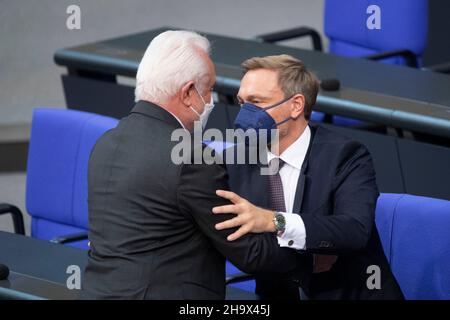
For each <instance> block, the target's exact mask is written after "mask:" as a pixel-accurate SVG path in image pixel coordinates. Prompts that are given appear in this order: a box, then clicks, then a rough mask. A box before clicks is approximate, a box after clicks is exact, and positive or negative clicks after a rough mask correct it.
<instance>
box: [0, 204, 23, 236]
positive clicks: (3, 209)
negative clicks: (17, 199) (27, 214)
mask: <svg viewBox="0 0 450 320" xmlns="http://www.w3.org/2000/svg"><path fill="white" fill-rule="evenodd" d="M3 214H11V216H12V219H13V224H14V232H15V233H17V234H22V235H25V226H24V223H23V214H22V211H20V209H19V208H17V207H16V206H13V205H12V204H8V203H0V215H3Z"/></svg>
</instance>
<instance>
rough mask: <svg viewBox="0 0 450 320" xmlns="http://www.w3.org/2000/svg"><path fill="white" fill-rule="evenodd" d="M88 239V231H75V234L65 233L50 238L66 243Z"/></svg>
mask: <svg viewBox="0 0 450 320" xmlns="http://www.w3.org/2000/svg"><path fill="white" fill-rule="evenodd" d="M87 239H88V233H87V232H79V233H73V234H68V235H64V236H58V237H56V238H53V239H52V240H50V242H53V243H59V244H65V243H70V242H75V241H80V240H87Z"/></svg>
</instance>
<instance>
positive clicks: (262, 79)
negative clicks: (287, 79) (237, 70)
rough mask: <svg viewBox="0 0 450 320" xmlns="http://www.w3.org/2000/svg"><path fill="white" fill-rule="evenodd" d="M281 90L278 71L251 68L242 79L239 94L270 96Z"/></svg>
mask: <svg viewBox="0 0 450 320" xmlns="http://www.w3.org/2000/svg"><path fill="white" fill-rule="evenodd" d="M266 71H268V72H266ZM280 90H281V89H280V87H279V84H278V75H277V73H276V72H274V71H272V70H263V69H261V70H260V69H258V70H250V71H248V72H247V73H246V74H245V75H244V77H243V78H242V80H241V86H240V88H239V95H254V96H257V95H260V96H268V95H272V94H275V93H277V92H278V91H280Z"/></svg>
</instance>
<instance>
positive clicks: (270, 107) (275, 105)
mask: <svg viewBox="0 0 450 320" xmlns="http://www.w3.org/2000/svg"><path fill="white" fill-rule="evenodd" d="M292 97H293V95H292V96H290V97H288V98H286V99H283V100H281V101H280V102H278V103H276V104H274V105H272V106H269V107H265V108H264V109H263V110H264V111H266V110H269V109H272V108H275V107H278V106H279V105H281V104H283V103H285V102H286V101H288V100H289V99H292ZM289 120H292V118H291V117H289V118H287V119H284V120H283V121H281V122H278V123H275V124H274V125H273V126H272V128H276V127H278V126H279V125H280V124H283V123H285V122H288V121H289Z"/></svg>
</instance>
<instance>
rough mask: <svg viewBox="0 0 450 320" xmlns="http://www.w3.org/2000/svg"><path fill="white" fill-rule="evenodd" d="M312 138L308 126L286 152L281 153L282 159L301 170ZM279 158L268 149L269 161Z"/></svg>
mask: <svg viewBox="0 0 450 320" xmlns="http://www.w3.org/2000/svg"><path fill="white" fill-rule="evenodd" d="M310 140H311V130H310V129H309V126H306V128H305V130H304V131H303V133H302V134H301V135H300V137H298V138H297V140H295V141H294V143H292V144H291V145H290V146H289V147H288V148H287V149H286V150H284V152H283V153H282V154H281V155H280V158H281V160H283V161H284V162H285V163H287V164H288V165H290V166H291V167H294V168H296V169H298V170H301V167H302V163H303V161H304V159H305V156H306V152H307V151H308V146H309V142H310ZM274 158H278V156H276V155H274V154H273V153H272V152H270V150H267V161H268V162H267V163H269V162H270V160H272V159H274Z"/></svg>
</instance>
